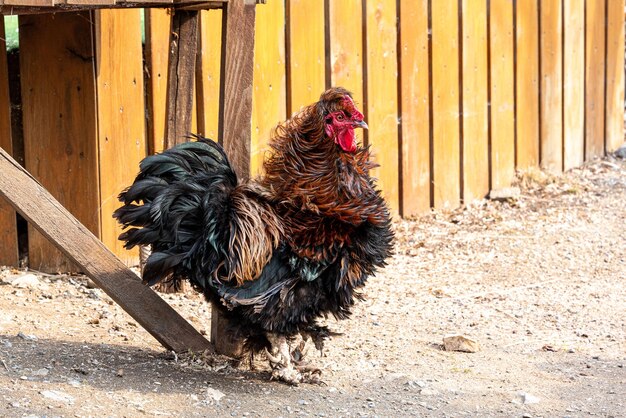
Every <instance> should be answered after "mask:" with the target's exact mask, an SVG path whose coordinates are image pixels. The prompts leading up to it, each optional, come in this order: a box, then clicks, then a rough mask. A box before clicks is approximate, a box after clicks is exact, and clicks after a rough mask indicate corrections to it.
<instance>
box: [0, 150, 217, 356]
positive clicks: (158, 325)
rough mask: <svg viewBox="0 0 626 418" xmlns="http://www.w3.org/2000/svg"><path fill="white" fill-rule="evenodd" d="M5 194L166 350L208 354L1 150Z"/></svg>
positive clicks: (1, 192)
mask: <svg viewBox="0 0 626 418" xmlns="http://www.w3.org/2000/svg"><path fill="white" fill-rule="evenodd" d="M0 196H4V197H5V198H6V199H7V201H8V202H9V203H10V204H11V205H12V206H13V207H14V208H15V209H16V210H17V211H18V212H19V213H21V214H22V216H23V217H24V218H26V219H27V220H28V222H30V224H31V225H33V226H34V227H35V228H37V230H39V232H41V233H42V234H43V235H44V236H45V237H46V238H48V239H49V240H50V242H52V243H53V244H54V245H56V246H57V248H58V249H59V250H61V251H62V252H63V253H64V254H65V255H66V256H67V257H69V258H70V259H71V260H72V261H73V262H75V263H76V264H77V265H79V266H80V267H81V268H82V269H83V271H84V272H85V273H86V274H87V275H88V276H89V277H90V278H91V279H92V280H93V281H94V283H96V284H97V285H98V286H99V287H100V288H101V289H102V290H104V291H105V292H106V294H107V295H109V296H110V297H111V298H112V299H113V300H114V301H115V302H116V303H117V304H119V305H120V306H121V307H122V308H123V309H124V310H125V311H126V312H127V313H128V314H129V315H130V316H132V317H133V318H134V319H135V320H136V321H137V322H138V323H139V324H140V325H141V326H142V327H143V328H144V329H145V330H146V331H148V332H149V333H150V334H151V335H152V336H153V337H154V338H156V340H157V341H159V342H160V343H161V344H162V345H163V346H164V347H165V348H167V349H169V350H174V351H176V352H184V351H188V350H191V351H196V352H198V351H203V350H206V349H210V348H211V344H210V343H209V342H208V341H207V340H206V339H205V338H204V337H203V336H202V335H200V333H198V331H196V330H195V329H194V328H193V327H192V326H191V325H190V324H189V323H188V322H187V321H185V319H184V318H183V317H181V316H180V315H179V314H178V313H177V312H176V311H175V310H174V309H172V307H170V306H169V305H168V304H167V303H166V302H165V301H164V300H163V299H161V298H160V297H159V296H158V295H157V294H156V293H154V292H153V291H152V290H151V289H150V288H149V287H147V286H144V285H143V284H142V283H141V280H140V279H139V278H138V277H137V275H136V274H135V273H133V272H132V271H131V270H129V269H128V268H127V267H126V266H125V265H124V264H123V263H122V262H121V261H120V260H119V259H118V258H117V257H115V255H113V253H111V251H109V250H108V249H107V248H106V247H105V246H104V244H103V243H102V242H101V241H99V240H98V239H97V238H96V237H95V236H94V235H93V234H92V233H91V232H89V230H87V228H85V227H84V226H83V225H82V224H81V223H80V222H79V221H78V220H77V219H76V218H75V217H74V216H72V214H70V213H69V212H68V211H67V210H66V209H65V208H64V207H63V206H61V204H60V203H59V202H58V201H57V200H56V199H55V198H54V197H52V195H51V194H50V193H48V191H47V190H46V189H45V188H44V187H43V186H42V185H41V184H39V183H38V182H37V180H35V178H33V177H32V176H31V175H30V174H29V173H28V172H27V171H26V170H25V169H24V168H23V167H22V166H20V165H19V164H18V163H17V162H16V161H15V160H13V158H11V156H9V154H8V153H7V152H5V151H4V150H3V149H2V148H0Z"/></svg>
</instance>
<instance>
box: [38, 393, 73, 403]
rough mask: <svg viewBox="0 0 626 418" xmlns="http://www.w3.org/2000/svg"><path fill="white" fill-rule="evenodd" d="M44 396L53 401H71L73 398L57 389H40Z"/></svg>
mask: <svg viewBox="0 0 626 418" xmlns="http://www.w3.org/2000/svg"><path fill="white" fill-rule="evenodd" d="M39 393H40V394H41V395H42V396H43V397H44V398H47V399H52V400H53V401H58V402H65V403H73V402H74V398H73V397H72V396H70V395H68V394H67V393H65V392H61V391H58V390H42V391H41V392H39Z"/></svg>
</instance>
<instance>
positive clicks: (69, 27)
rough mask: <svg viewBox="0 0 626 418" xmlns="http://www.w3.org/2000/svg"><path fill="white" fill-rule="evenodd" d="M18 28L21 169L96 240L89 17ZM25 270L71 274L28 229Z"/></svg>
mask: <svg viewBox="0 0 626 418" xmlns="http://www.w3.org/2000/svg"><path fill="white" fill-rule="evenodd" d="M19 22H20V51H21V53H20V68H21V73H22V74H21V81H22V99H23V122H24V151H25V159H26V169H27V170H28V171H29V172H30V173H31V174H33V175H34V176H35V177H36V178H37V179H38V180H39V181H40V182H41V184H42V185H43V186H44V187H45V188H47V189H48V190H50V191H51V193H52V194H53V195H54V197H55V198H56V199H58V200H59V201H60V202H61V204H62V205H63V206H65V207H66V208H67V209H68V210H69V211H70V212H72V214H73V215H74V216H76V217H77V218H78V220H79V221H80V222H81V223H82V224H83V225H85V226H86V227H87V228H88V229H89V230H90V231H91V232H93V233H94V234H95V235H96V236H99V235H100V210H99V204H98V202H99V197H100V194H99V185H98V161H97V151H98V150H97V124H96V92H95V82H94V81H95V80H94V74H95V68H94V51H93V47H92V30H93V27H92V23H91V22H92V15H91V14H90V13H88V12H83V13H58V14H56V15H49V14H44V15H29V16H20V19H19ZM42 68H45V71H42ZM60 75H62V76H60ZM29 262H30V267H32V268H34V269H36V270H43V271H52V272H54V271H69V270H72V268H71V264H70V263H69V261H68V260H67V258H66V257H65V256H64V255H62V254H61V253H60V252H59V251H57V250H56V249H55V248H54V247H53V246H52V245H51V244H50V243H48V241H47V240H46V239H45V238H44V237H43V236H42V235H41V234H39V233H37V232H35V230H34V229H33V228H32V226H31V227H29Z"/></svg>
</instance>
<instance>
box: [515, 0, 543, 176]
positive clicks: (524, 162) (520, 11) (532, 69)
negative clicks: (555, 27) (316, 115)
mask: <svg viewBox="0 0 626 418" xmlns="http://www.w3.org/2000/svg"><path fill="white" fill-rule="evenodd" d="M515 4H516V7H517V10H516V22H515V23H516V33H515V36H516V42H517V49H516V50H517V57H516V69H515V71H516V73H517V77H516V84H515V86H516V99H517V101H516V118H515V120H516V123H515V129H516V133H517V143H516V146H517V148H516V157H517V161H516V166H517V168H519V169H527V168H529V167H534V166H536V165H537V164H538V163H539V11H538V4H539V3H538V0H524V1H517V2H516V3H515Z"/></svg>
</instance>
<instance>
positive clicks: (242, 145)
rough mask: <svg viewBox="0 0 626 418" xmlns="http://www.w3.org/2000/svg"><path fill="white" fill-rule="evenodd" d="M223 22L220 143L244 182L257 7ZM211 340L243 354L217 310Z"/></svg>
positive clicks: (235, 7)
mask: <svg viewBox="0 0 626 418" xmlns="http://www.w3.org/2000/svg"><path fill="white" fill-rule="evenodd" d="M223 13H224V17H223V20H222V65H223V67H222V73H221V75H220V97H221V98H222V108H221V109H220V124H219V125H220V135H221V137H220V140H221V142H222V143H223V145H224V149H225V151H226V153H227V154H228V157H229V160H230V162H231V164H232V165H233V167H234V169H235V170H236V172H237V174H238V175H239V177H240V178H242V179H246V178H248V177H249V176H250V138H251V129H250V128H251V125H250V124H251V115H252V81H253V78H254V43H253V42H252V40H253V39H254V24H255V16H256V9H255V5H254V4H253V3H252V4H251V3H249V2H247V1H244V0H231V1H230V2H229V3H228V5H227V6H226V8H225V11H224V12H223ZM213 313H214V314H213V315H212V318H211V321H212V322H211V340H212V341H213V344H214V345H215V349H216V350H217V352H219V353H222V354H227V355H231V356H238V355H239V354H241V348H242V346H241V343H242V342H241V341H238V340H235V339H234V338H233V337H232V335H230V334H229V333H227V332H226V329H227V320H226V319H225V318H223V317H222V316H221V315H219V313H218V311H217V310H216V309H213Z"/></svg>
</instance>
